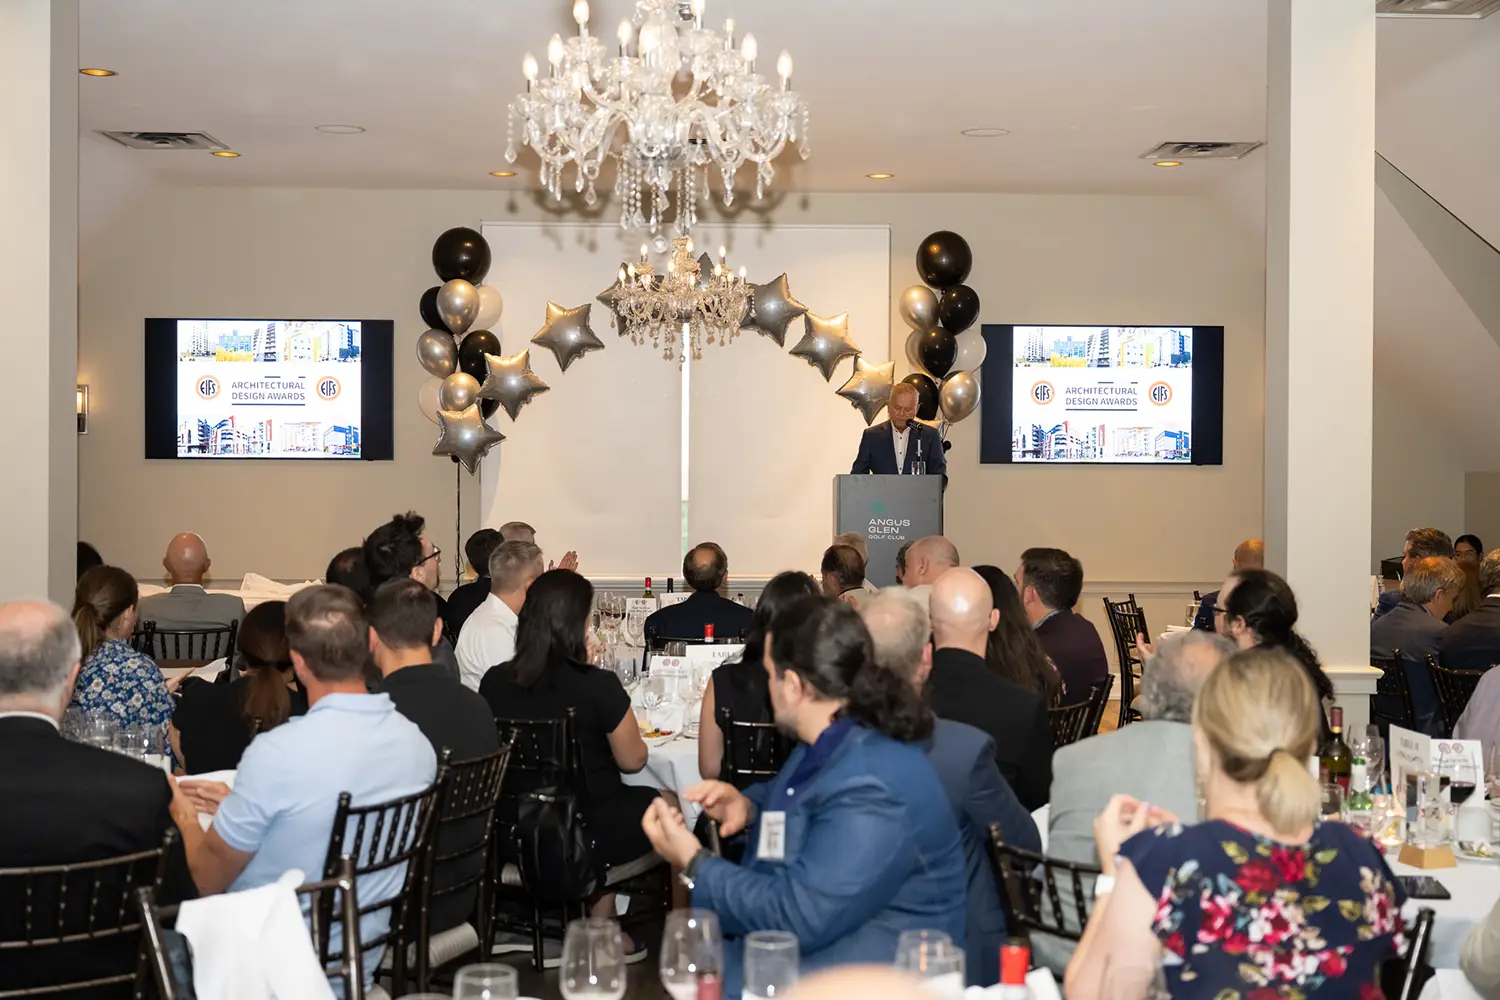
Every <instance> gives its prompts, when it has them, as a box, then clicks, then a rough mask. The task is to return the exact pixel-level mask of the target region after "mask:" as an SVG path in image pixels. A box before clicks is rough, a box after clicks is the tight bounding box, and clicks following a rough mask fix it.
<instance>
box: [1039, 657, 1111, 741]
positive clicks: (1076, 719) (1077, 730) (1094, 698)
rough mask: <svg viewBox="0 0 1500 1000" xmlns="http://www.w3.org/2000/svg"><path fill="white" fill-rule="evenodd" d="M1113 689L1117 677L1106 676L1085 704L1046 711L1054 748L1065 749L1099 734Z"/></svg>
mask: <svg viewBox="0 0 1500 1000" xmlns="http://www.w3.org/2000/svg"><path fill="white" fill-rule="evenodd" d="M1114 686H1115V676H1114V674H1107V675H1105V678H1104V680H1102V681H1098V682H1096V683H1094V684H1092V685H1090V686H1089V693H1088V697H1087V698H1086V699H1084V700H1083V701H1080V702H1076V703H1074V704H1072V705H1060V706H1058V707H1057V708H1049V709H1048V710H1047V721H1048V722H1049V723H1050V724H1051V726H1052V745H1053V747H1054V748H1056V747H1065V746H1067V745H1068V744H1069V743H1076V742H1078V741H1079V740H1081V739H1083V738H1084V737H1085V736H1093V735H1094V734H1095V733H1097V732H1099V724H1100V723H1101V722H1103V721H1104V709H1105V707H1106V706H1107V705H1108V704H1109V692H1110V691H1111V690H1113V689H1114Z"/></svg>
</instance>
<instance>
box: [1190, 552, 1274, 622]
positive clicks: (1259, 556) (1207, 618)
mask: <svg viewBox="0 0 1500 1000" xmlns="http://www.w3.org/2000/svg"><path fill="white" fill-rule="evenodd" d="M1265 568H1266V543H1265V542H1263V541H1261V540H1260V539H1259V538H1247V539H1245V540H1244V541H1243V542H1240V544H1238V545H1236V546H1235V547H1234V562H1233V564H1232V565H1231V566H1230V569H1229V575H1230V576H1233V575H1234V574H1236V573H1240V572H1243V571H1244V570H1247V569H1265ZM1218 605H1219V592H1218V591H1217V590H1215V591H1213V592H1211V593H1208V594H1204V595H1203V600H1202V601H1200V602H1199V603H1198V613H1197V614H1196V615H1194V616H1193V628H1196V629H1201V630H1202V631H1204V632H1212V631H1214V608H1216V607H1218Z"/></svg>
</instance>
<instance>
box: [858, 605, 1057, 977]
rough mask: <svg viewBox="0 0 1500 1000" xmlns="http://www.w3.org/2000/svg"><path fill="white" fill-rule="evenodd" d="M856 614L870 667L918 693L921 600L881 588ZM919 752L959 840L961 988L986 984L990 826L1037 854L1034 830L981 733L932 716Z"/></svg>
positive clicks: (996, 914)
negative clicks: (871, 648) (963, 916)
mask: <svg viewBox="0 0 1500 1000" xmlns="http://www.w3.org/2000/svg"><path fill="white" fill-rule="evenodd" d="M859 614H860V617H861V618H863V619H864V620H865V627H866V628H868V629H869V630H870V640H871V641H872V642H873V643H874V644H875V663H876V665H877V666H879V667H880V668H882V669H884V670H889V671H890V672H891V673H893V674H895V675H896V676H897V677H900V678H901V680H902V681H903V682H904V683H906V684H909V685H911V687H912V688H913V689H914V690H916V691H921V690H922V685H923V684H924V683H926V681H927V675H928V674H930V673H931V672H932V645H931V644H930V643H929V642H928V638H929V637H930V636H931V634H932V626H931V623H930V620H929V617H928V611H927V609H926V608H924V607H923V606H922V603H921V601H919V600H918V599H917V598H916V597H914V596H913V595H912V594H911V592H910V591H905V590H901V589H898V588H888V589H886V590H882V591H880V592H879V593H878V594H876V595H875V596H874V597H872V598H870V599H869V600H867V601H865V603H864V604H863V605H861V606H860V609H859ZM922 749H923V751H924V752H925V753H926V754H927V763H929V764H931V765H932V769H933V770H934V771H936V772H937V776H938V782H939V783H940V784H941V785H942V786H943V791H944V792H945V793H947V796H948V803H949V804H950V805H951V806H952V807H953V817H954V819H956V820H957V821H958V829H959V833H960V834H961V835H962V836H963V841H964V876H965V878H966V880H967V891H966V893H965V899H966V902H967V906H966V909H967V917H968V919H967V924H968V939H967V940H966V941H965V943H964V952H965V954H966V955H967V958H968V961H967V963H966V968H967V972H968V983H967V985H969V986H993V985H995V984H996V983H997V982H999V981H1000V944H1001V942H1002V941H1004V940H1005V935H1006V927H1005V911H1004V910H1003V909H1002V908H1001V906H1000V895H999V892H998V891H997V890H996V887H995V871H994V866H993V864H992V863H991V862H990V855H989V846H988V844H989V835H990V824H992V823H998V824H1000V832H1001V836H1002V837H1004V838H1005V842H1006V843H1007V844H1014V845H1015V846H1017V847H1022V848H1025V849H1026V850H1028V851H1036V852H1037V853H1041V851H1042V838H1041V834H1039V833H1038V832H1037V828H1036V822H1035V821H1034V820H1033V819H1032V818H1031V814H1030V813H1028V812H1027V811H1026V809H1025V807H1024V806H1022V805H1021V800H1020V799H1018V798H1016V793H1015V792H1014V791H1012V790H1011V787H1010V784H1009V783H1008V782H1006V780H1005V778H1004V777H1003V776H1001V774H1000V768H999V767H998V766H997V765H996V764H995V741H994V740H992V739H990V737H989V735H988V734H987V733H985V732H983V731H981V730H978V729H975V728H974V727H973V726H966V725H964V724H963V723H962V722H953V721H951V720H948V719H936V720H934V723H933V730H932V735H931V736H929V737H928V738H927V740H926V741H925V742H924V743H923V744H922Z"/></svg>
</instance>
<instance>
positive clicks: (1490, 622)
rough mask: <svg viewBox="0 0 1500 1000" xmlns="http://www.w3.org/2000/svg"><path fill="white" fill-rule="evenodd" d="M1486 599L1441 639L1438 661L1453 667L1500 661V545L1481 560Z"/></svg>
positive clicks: (1468, 667) (1486, 666) (1481, 586)
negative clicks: (1499, 547)
mask: <svg viewBox="0 0 1500 1000" xmlns="http://www.w3.org/2000/svg"><path fill="white" fill-rule="evenodd" d="M1479 591H1480V593H1482V594H1484V600H1482V601H1480V602H1479V606H1478V607H1477V608H1475V609H1474V610H1473V611H1471V612H1469V613H1468V614H1467V615H1465V616H1464V617H1463V618H1461V619H1459V620H1458V621H1456V622H1454V623H1453V624H1452V625H1450V626H1448V628H1447V629H1446V630H1445V631H1444V632H1443V635H1442V638H1441V639H1439V640H1438V662H1439V663H1441V664H1442V665H1443V666H1445V667H1448V668H1449V669H1451V670H1488V669H1489V668H1490V667H1492V666H1493V665H1495V664H1496V663H1500V549H1495V550H1494V551H1493V552H1491V553H1489V554H1488V555H1486V556H1485V557H1484V561H1483V562H1481V563H1480V564H1479Z"/></svg>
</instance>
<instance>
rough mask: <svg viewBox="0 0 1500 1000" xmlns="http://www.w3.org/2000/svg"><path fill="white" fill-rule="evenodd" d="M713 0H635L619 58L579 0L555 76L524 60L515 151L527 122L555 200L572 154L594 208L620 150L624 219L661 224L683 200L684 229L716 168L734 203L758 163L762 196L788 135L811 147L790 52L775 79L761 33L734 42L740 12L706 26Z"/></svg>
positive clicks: (513, 124)
mask: <svg viewBox="0 0 1500 1000" xmlns="http://www.w3.org/2000/svg"><path fill="white" fill-rule="evenodd" d="M704 2H705V0H636V4H635V16H634V18H633V21H634V25H635V27H633V26H632V21H631V20H625V21H621V22H620V28H619V32H618V35H617V37H618V39H619V47H618V50H617V53H616V55H615V56H614V57H613V58H611V57H610V56H609V55H608V53H607V52H606V46H605V43H604V42H602V41H600V40H599V39H598V38H595V37H594V36H593V35H590V34H589V5H588V0H577V2H576V3H575V4H574V5H573V19H574V20H575V21H577V22H578V36H577V37H576V38H569V39H568V40H567V41H564V40H563V39H562V37H561V36H559V35H553V36H552V40H551V41H550V42H549V43H548V45H547V62H548V64H549V71H548V74H547V76H545V77H542V78H540V79H539V78H538V76H537V61H536V59H535V58H534V57H533V56H532V55H531V54H530V53H527V55H526V58H525V60H524V61H523V63H522V68H523V71H524V72H525V75H526V92H525V93H523V94H518V95H516V98H515V100H513V101H511V103H510V126H509V130H508V142H507V145H506V150H505V158H506V160H507V161H509V162H511V163H514V162H515V160H516V128H517V126H518V125H519V126H520V140H521V144H522V145H525V146H530V147H532V148H533V149H535V150H536V152H537V156H539V157H540V158H541V161H542V173H541V179H542V184H543V185H544V186H545V187H546V188H547V190H548V191H550V192H551V193H552V196H553V198H555V199H561V197H562V186H563V170H564V169H565V168H566V167H567V166H568V164H570V163H571V164H572V165H573V190H574V191H575V192H578V193H580V194H582V195H583V199H584V202H585V203H586V204H588V205H590V206H593V205H595V204H596V203H597V202H598V194H597V193H596V191H595V188H594V185H595V182H596V181H597V180H598V178H599V169H600V167H601V166H602V165H603V163H604V159H605V157H606V156H613V157H614V158H615V160H616V161H618V162H617V171H616V174H615V187H614V194H615V197H616V198H617V199H618V200H619V202H620V226H621V228H624V229H627V230H629V229H643V230H644V229H649V230H650V231H651V232H652V233H656V232H658V231H659V230H660V227H661V226H662V224H663V223H664V222H665V220H666V216H667V209H668V205H669V202H675V205H674V206H673V207H675V218H676V221H677V232H678V235H686V234H687V233H688V232H689V231H690V230H691V229H692V227H693V226H694V224H695V223H696V222H697V206H698V203H699V202H700V201H701V200H704V199H706V198H707V196H708V184H709V178H708V171H709V169H710V168H712V169H713V170H715V171H716V172H717V173H718V174H719V177H720V178H721V180H722V182H723V198H724V204H725V205H729V204H731V203H732V202H733V201H734V181H735V175H736V173H737V172H738V171H739V169H740V167H742V166H744V165H745V163H747V162H749V163H754V164H755V196H756V198H760V197H761V196H762V195H763V194H764V192H765V187H766V185H768V184H770V183H771V180H772V178H773V176H774V175H775V170H774V168H773V167H772V166H771V161H772V160H774V159H775V158H776V157H777V156H779V155H780V154H781V151H782V150H783V149H785V148H786V144H787V142H788V141H793V142H796V143H797V144H798V151H799V152H800V153H801V155H802V156H803V158H804V159H805V158H806V157H807V155H808V145H807V126H808V112H807V105H806V103H805V102H804V101H803V100H802V96H801V95H800V94H798V93H797V92H796V91H794V90H792V57H791V56H790V55H789V54H788V53H786V52H782V53H781V58H780V59H778V60H777V62H776V69H777V72H778V74H779V75H780V77H781V85H780V87H779V88H778V87H776V86H775V85H774V84H772V83H770V82H768V81H767V79H766V78H765V77H763V76H761V75H760V74H758V73H756V71H755V59H756V45H755V36H754V35H750V34H747V35H745V36H744V38H743V40H742V41H741V42H740V44H739V47H738V49H736V47H735V37H734V22H733V21H725V22H724V31H723V33H722V34H720V33H719V32H716V31H714V30H712V29H711V28H705V27H704V26H703V6H704ZM636 27H638V28H639V31H638V32H637V31H636ZM632 38H633V39H634V42H635V44H634V46H632V44H631V42H632ZM632 51H633V52H634V54H633V55H632V54H631V53H632ZM679 81H680V85H679Z"/></svg>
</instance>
